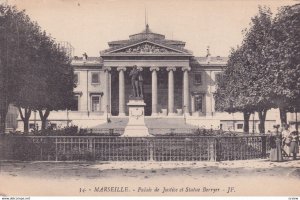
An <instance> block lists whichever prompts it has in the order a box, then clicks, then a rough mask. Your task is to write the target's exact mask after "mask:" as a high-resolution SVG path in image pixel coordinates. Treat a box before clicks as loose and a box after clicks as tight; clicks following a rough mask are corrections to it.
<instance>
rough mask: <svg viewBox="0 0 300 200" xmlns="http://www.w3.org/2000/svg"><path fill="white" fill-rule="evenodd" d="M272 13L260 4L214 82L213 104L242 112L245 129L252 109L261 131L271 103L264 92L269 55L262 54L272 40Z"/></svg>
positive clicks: (247, 127) (245, 130) (247, 126)
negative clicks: (243, 35) (218, 78)
mask: <svg viewBox="0 0 300 200" xmlns="http://www.w3.org/2000/svg"><path fill="white" fill-rule="evenodd" d="M271 16H272V13H271V12H270V10H269V9H268V8H262V7H260V8H259V13H258V15H256V16H254V17H253V18H252V23H251V27H250V28H249V29H248V30H245V37H244V40H243V43H242V46H241V47H238V48H237V50H233V51H232V52H231V55H230V57H229V61H228V66H227V68H226V70H225V72H224V75H223V77H224V79H220V81H223V83H222V82H218V83H217V84H218V85H219V86H218V90H217V93H216V95H215V98H216V99H218V98H219V100H217V102H216V108H217V109H221V110H222V107H223V110H225V111H226V110H227V111H231V112H243V114H244V132H249V117H250V115H251V113H254V112H258V113H259V118H260V132H264V131H265V130H264V127H265V126H264V124H265V118H266V113H267V110H268V109H270V108H271V107H272V106H273V105H272V103H271V99H270V97H269V96H267V95H265V94H266V91H267V90H269V88H267V87H266V81H265V76H267V73H266V69H265V65H266V63H268V62H269V58H267V57H266V56H265V55H264V54H265V52H264V51H265V48H266V46H267V45H268V43H270V40H271V27H272V18H271ZM220 86H221V87H220ZM220 94H223V95H220ZM226 96H227V97H226ZM224 97H225V98H228V99H229V101H228V100H227V101H225V102H226V103H225V104H224V103H222V102H223V101H224ZM228 102H230V104H228ZM222 104H223V105H222ZM224 106H225V107H224ZM224 108H225V109H224Z"/></svg>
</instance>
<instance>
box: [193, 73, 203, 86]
mask: <svg viewBox="0 0 300 200" xmlns="http://www.w3.org/2000/svg"><path fill="white" fill-rule="evenodd" d="M194 83H195V84H202V74H201V73H197V74H195V75H194Z"/></svg>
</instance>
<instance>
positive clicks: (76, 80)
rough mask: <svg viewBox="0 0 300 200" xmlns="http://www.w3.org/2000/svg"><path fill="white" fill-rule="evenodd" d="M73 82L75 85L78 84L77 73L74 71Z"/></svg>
mask: <svg viewBox="0 0 300 200" xmlns="http://www.w3.org/2000/svg"><path fill="white" fill-rule="evenodd" d="M74 83H75V84H76V85H78V84H79V73H74Z"/></svg>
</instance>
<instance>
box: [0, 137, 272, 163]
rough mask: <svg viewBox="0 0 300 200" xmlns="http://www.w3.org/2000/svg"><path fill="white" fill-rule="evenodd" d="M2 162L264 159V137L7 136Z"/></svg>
mask: <svg viewBox="0 0 300 200" xmlns="http://www.w3.org/2000/svg"><path fill="white" fill-rule="evenodd" d="M0 150H1V151H2V152H0V160H28V161H43V160H44V161H67V160H69V161H76V160H90V161H208V160H209V161H221V160H243V159H256V158H265V157H266V151H267V143H266V137H265V136H224V137H223V136H222V137H221V136H156V137H115V136H5V137H2V138H0Z"/></svg>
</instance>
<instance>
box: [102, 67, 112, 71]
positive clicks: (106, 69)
mask: <svg viewBox="0 0 300 200" xmlns="http://www.w3.org/2000/svg"><path fill="white" fill-rule="evenodd" d="M103 70H104V71H111V67H103Z"/></svg>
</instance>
